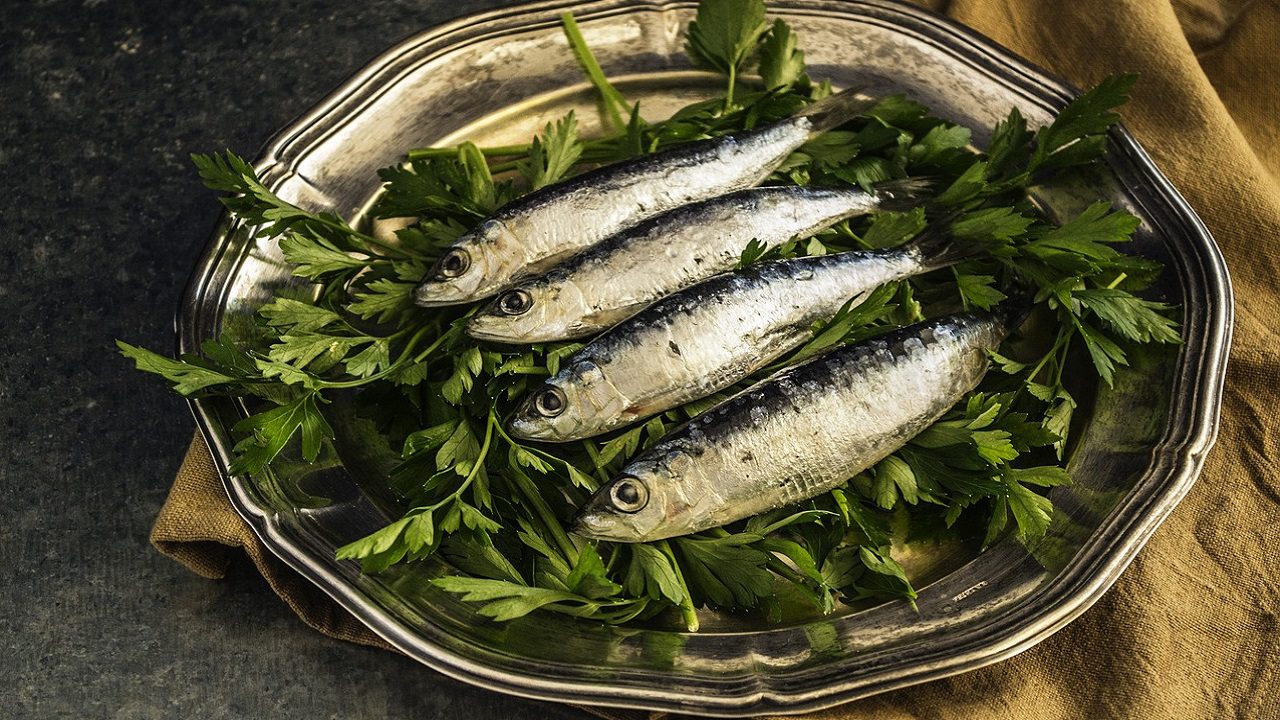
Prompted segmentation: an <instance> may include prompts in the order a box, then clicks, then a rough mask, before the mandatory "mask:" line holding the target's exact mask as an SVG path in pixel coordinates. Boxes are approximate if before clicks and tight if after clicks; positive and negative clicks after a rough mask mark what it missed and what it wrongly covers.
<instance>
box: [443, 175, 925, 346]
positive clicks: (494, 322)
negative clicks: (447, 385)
mask: <svg viewBox="0 0 1280 720" xmlns="http://www.w3.org/2000/svg"><path fill="white" fill-rule="evenodd" d="M922 187H923V183H920V182H918V181H910V180H909V181H905V182H896V183H892V184H889V185H888V186H886V187H882V188H877V189H876V192H874V193H867V192H864V191H862V190H858V189H853V188H807V187H766V188H753V189H749V190H741V191H738V192H734V193H730V194H728V195H723V196H720V197H718V198H713V199H711V200H705V201H703V202H700V203H693V204H690V205H686V206H684V207H680V208H676V209H675V210H671V211H669V212H666V213H663V214H662V215H659V216H657V217H655V218H652V219H650V220H648V221H645V222H643V223H641V224H640V225H637V226H635V227H633V228H629V229H627V230H624V231H622V232H621V233H618V234H616V235H613V236H611V237H609V238H606V239H605V240H603V241H602V242H600V243H599V244H597V245H595V246H594V247H591V248H590V249H588V250H586V251H584V252H582V253H579V254H578V255H575V256H574V257H572V258H570V259H568V260H566V261H565V262H564V263H562V264H560V265H557V266H556V267H554V268H552V269H551V270H550V271H548V272H547V273H546V274H545V275H542V276H540V277H535V278H529V279H527V280H522V281H520V282H518V283H517V284H516V285H514V286H513V287H511V288H509V289H507V290H506V291H504V292H503V293H502V294H500V295H498V297H497V298H496V299H495V300H494V301H493V302H492V303H490V305H489V306H488V307H486V308H485V309H483V310H481V311H480V312H479V313H477V314H476V315H475V316H474V317H473V318H472V319H471V321H470V323H469V324H468V326H467V332H468V334H470V335H471V336H472V337H475V338H479V339H481V340H489V341H493V342H508V343H533V342H548V341H552V340H565V339H573V338H581V337H587V336H590V335H595V334H597V333H599V332H601V331H603V330H606V329H608V328H610V327H612V326H613V325H616V324H617V323H618V322H620V321H622V320H624V319H626V318H628V317H630V316H631V315H634V314H635V313H636V312H638V311H639V310H641V309H643V308H644V307H646V306H648V305H649V304H651V303H653V302H654V301H655V300H658V299H659V298H662V297H665V296H667V295H670V294H671V293H674V292H676V291H678V290H681V289H683V288H685V287H688V286H689V285H692V284H693V283H695V282H697V281H699V280H703V279H705V278H708V277H711V276H712V275H716V274H717V273H721V272H724V271H726V270H731V269H733V267H734V266H735V265H736V264H737V263H738V260H739V258H741V257H742V252H743V251H744V250H745V249H746V248H747V246H748V244H749V243H750V242H751V241H752V240H755V241H757V242H759V243H761V244H762V245H763V246H764V247H766V248H771V247H775V246H777V245H781V244H782V243H784V242H786V241H788V240H790V239H792V238H794V237H807V236H809V235H812V234H813V233H815V232H817V231H819V230H822V229H823V228H826V227H829V226H830V225H833V224H835V223H837V222H839V221H840V220H843V219H845V218H848V217H852V216H854V215H861V214H864V213H867V212H871V211H873V210H884V209H899V208H902V207H907V206H909V205H911V204H912V203H913V202H914V200H915V196H916V194H917V191H918V190H919V189H921V188H922Z"/></svg>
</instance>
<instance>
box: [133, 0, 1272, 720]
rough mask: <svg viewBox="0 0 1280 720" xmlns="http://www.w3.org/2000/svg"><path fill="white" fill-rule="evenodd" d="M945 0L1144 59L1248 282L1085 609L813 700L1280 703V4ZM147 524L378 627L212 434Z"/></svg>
mask: <svg viewBox="0 0 1280 720" xmlns="http://www.w3.org/2000/svg"><path fill="white" fill-rule="evenodd" d="M930 5H931V6H932V7H933V9H935V10H940V11H944V12H946V13H947V14H949V15H951V16H952V17H954V18H956V19H957V20H959V21H961V22H963V23H965V24H967V25H969V26H971V27H973V28H974V29H976V30H978V31H979V32H981V33H984V34H986V35H988V36H990V37H991V38H993V39H995V40H996V41H997V42H1000V43H1001V44H1003V45H1006V46H1008V47H1010V48H1012V49H1013V50H1014V51H1015V52H1018V53H1020V54H1021V55H1023V56H1024V57H1026V58H1028V59H1030V60H1031V61H1033V62H1035V63H1037V64H1039V65H1041V66H1043V67H1046V68H1049V69H1050V70H1051V71H1052V72H1055V73H1057V74H1058V75H1060V76H1062V77H1065V78H1066V79H1067V80H1068V81H1070V82H1072V83H1073V84H1075V85H1077V86H1079V87H1086V86H1090V85H1093V84H1094V83H1096V82H1097V81H1098V80H1100V79H1101V78H1103V77H1104V76H1106V75H1108V74H1112V73H1123V72H1137V73H1140V75H1141V77H1140V79H1139V81H1138V84H1137V86H1136V88H1135V90H1134V96H1133V100H1132V102H1130V104H1129V105H1128V106H1126V107H1125V108H1124V109H1123V115H1124V120H1125V124H1126V125H1127V126H1128V127H1129V129H1130V130H1132V131H1133V132H1134V134H1135V135H1136V136H1137V137H1138V138H1139V140H1140V141H1141V142H1142V144H1143V145H1144V146H1145V147H1146V149H1147V150H1148V152H1150V153H1151V155H1152V157H1153V158H1154V159H1155V161H1156V164H1157V165H1159V166H1160V168H1161V169H1162V170H1163V171H1164V172H1165V173H1166V174H1168V175H1169V176H1170V177H1171V178H1172V179H1173V181H1174V184H1175V185H1177V187H1178V188H1179V189H1180V190H1181V191H1182V193H1183V194H1184V195H1185V196H1186V198H1187V200H1188V201H1190V203H1191V205H1192V206H1193V207H1194V208H1195V209H1196V211H1197V212H1199V213H1200V216H1201V217H1202V218H1203V219H1204V221H1205V222H1206V224H1208V226H1209V228H1210V230H1211V231H1212V232H1213V234H1214V236H1215V237H1216V238H1217V241H1218V243H1219V245H1221V247H1222V249H1223V252H1224V253H1225V255H1226V257H1227V263H1228V265H1229V266H1230V269H1231V274H1232V279H1233V282H1234V285H1235V291H1236V297H1237V306H1236V326H1235V338H1234V343H1233V347H1232V352H1231V359H1230V365H1229V369H1228V373H1227V389H1226V395H1225V398H1224V402H1223V410H1222V425H1221V431H1220V435H1219V439H1218V446H1217V448H1216V449H1215V450H1214V451H1213V452H1212V453H1211V454H1210V455H1209V458H1208V460H1207V462H1206V464H1205V468H1204V473H1203V475H1202V476H1201V478H1200V480H1199V482H1197V483H1196V485H1195V487H1194V488H1193V489H1192V490H1191V492H1190V494H1189V495H1188V496H1187V497H1186V499H1185V500H1183V502H1182V504H1181V505H1180V506H1179V507H1178V508H1177V509H1176V510H1175V511H1174V513H1173V514H1172V515H1171V516H1170V518H1169V519H1168V520H1167V521H1166V522H1165V523H1164V525H1163V526H1162V527H1161V528H1160V530H1159V531H1158V532H1157V533H1156V534H1155V536H1154V537H1153V538H1152V540H1151V542H1150V543H1149V544H1148V545H1147V547H1146V548H1145V549H1144V550H1143V551H1142V552H1141V553H1140V554H1139V555H1138V557H1137V559H1136V560H1135V561H1134V563H1133V564H1132V565H1131V566H1130V567H1129V569H1128V570H1127V571H1126V572H1125V573H1124V575H1123V576H1122V577H1121V578H1120V580H1119V581H1118V582H1117V583H1116V585H1115V586H1114V587H1113V588H1112V590H1111V591H1110V592H1108V593H1107V594H1106V595H1105V596H1104V597H1103V598H1102V599H1101V600H1099V601H1098V603H1097V604H1096V605H1095V606H1094V607H1093V608H1092V609H1091V610H1089V611H1088V612H1086V613H1085V614H1084V615H1083V616H1081V617H1080V618H1079V619H1078V620H1076V621H1075V622H1074V623H1072V624H1070V625H1069V626H1067V627H1066V628H1064V629H1063V630H1061V631H1060V632H1058V633H1057V634H1056V635H1054V636H1053V637H1051V638H1049V639H1048V640H1046V641H1044V642H1042V643H1040V644H1039V645H1037V646H1035V647H1034V648H1031V649H1030V650H1027V651H1026V652H1024V653H1022V654H1021V655H1018V656H1017V657H1014V658H1012V659H1010V660H1006V661H1004V662H1001V663H997V664H995V665H992V666H989V667H986V668H982V669H980V670H975V671H973V672H969V673H965V674H963V675H957V676H955V677H951V678H947V679H943V680H939V681H935V682H932V683H928V684H925V685H918V686H914V687H909V688H905V689H902V690H898V691H894V692H891V693H886V694H883V695H878V696H876V697H872V698H869V699H867V700H863V701H859V702H856V703H850V704H848V705H843V706H840V707H837V708H834V709H830V710H826V711H823V712H818V713H815V714H813V715H811V716H808V717H811V718H814V719H815V720H816V719H817V718H828V719H832V720H834V719H837V718H839V719H841V720H844V719H849V720H853V719H855V718H857V719H862V718H871V719H875V720H889V719H894V720H898V719H903V718H939V719H942V720H946V719H949V718H956V719H957V720H959V719H961V718H964V719H965V720H968V719H969V718H975V717H979V718H1079V717H1098V718H1159V719H1161V720H1165V719H1167V718H1222V717H1237V718H1262V717H1280V690H1278V689H1277V688H1280V653H1278V652H1276V651H1275V649H1274V648H1275V643H1276V642H1277V641H1280V617H1278V611H1280V577H1278V576H1280V573H1278V572H1277V565H1276V558H1278V557H1280V473H1277V471H1276V467H1275V463H1276V462H1277V461H1280V422H1278V421H1280V349H1278V343H1280V333H1278V332H1277V329H1276V328H1277V321H1276V318H1278V317H1280V239H1278V237H1280V182H1278V180H1280V63H1278V62H1277V50H1276V48H1277V39H1278V38H1277V32H1280V3H1276V2H1253V1H1251V0H1175V1H1174V2H1170V1H1169V0H1071V1H1070V2H1062V1H1061V0H955V1H954V2H951V3H949V4H947V3H939V2H937V1H935V2H932V3H930ZM152 540H153V541H154V542H155V544H156V546H157V547H158V548H159V549H160V550H161V551H162V552H164V553H166V554H168V555H170V556H172V557H174V558H175V559H177V560H179V561H180V562H182V563H183V564H185V565H186V566H187V567H189V568H191V569H192V570H193V571H194V572H197V573H199V574H201V575H204V576H205V577H219V576H221V574H222V573H223V571H224V570H225V568H226V565H227V562H228V558H229V556H230V555H231V554H232V552H233V551H232V550H231V549H230V548H234V547H239V548H243V550H244V551H245V552H246V553H247V554H248V556H249V558H250V559H251V560H252V561H253V563H254V564H255V565H256V566H257V567H258V569H259V570H261V571H262V574H263V575H264V576H265V577H266V578H267V581H268V582H269V583H271V586H272V588H274V589H275V591H276V592H277V593H278V594H279V595H280V597H281V598H283V599H284V600H285V602H287V603H288V604H289V606H290V607H292V608H293V609H294V610H295V611H296V612H297V613H298V615H299V616H300V617H301V618H302V619H303V620H304V621H305V622H306V623H307V624H309V625H311V626H312V627H315V628H316V629H318V630H320V631H322V632H325V633H328V634H330V635H333V636H335V637H339V638H342V639H344V640H351V641H354V642H360V643H365V644H370V645H379V644H381V642H380V641H379V640H378V639H377V638H376V637H375V636H374V635H372V633H370V632H369V631H368V630H367V629H365V628H364V627H363V626H361V625H360V624H359V623H357V622H356V621H355V620H353V619H352V618H350V617H349V616H347V615H346V614H345V613H343V612H342V611H341V610H340V609H338V608H337V607H336V606H335V605H334V604H333V603H332V601H330V600H329V599H328V598H327V597H326V596H325V595H324V594H323V593H321V592H320V591H318V590H316V589H315V588H314V587H312V586H311V585H310V584H309V583H307V582H306V581H305V580H302V579H301V578H299V577H297V576H296V575H293V574H292V573H291V572H290V571H289V570H288V569H286V568H284V567H283V566H282V565H281V564H280V563H279V562H278V561H276V560H275V559H274V558H272V557H271V556H270V555H269V554H268V553H267V552H265V551H264V549H263V548H262V546H261V544H260V543H259V542H258V541H257V539H256V538H255V537H254V535H253V533H252V532H251V531H250V530H249V528H248V527H247V526H246V525H245V524H244V523H243V522H242V521H241V520H240V518H239V517H238V516H237V515H236V514H235V512H234V511H233V510H232V508H231V506H230V504H229V501H228V499H227V497H226V496H225V494H224V493H223V489H222V485H221V483H220V482H219V480H218V478H217V476H216V474H215V470H214V468H213V465H212V463H211V462H210V460H209V457H208V450H207V448H205V447H204V444H203V443H202V442H200V441H199V440H197V441H196V442H195V443H193V444H192V447H191V450H190V452H189V454H188V456H187V461H186V462H185V463H184V464H183V467H182V470H181V471H180V472H179V474H178V478H177V480H176V482H175V483H174V487H173V490H172V492H171V493H170V496H169V499H168V502H167V503H166V504H165V506H164V509H163V510H162V511H161V514H160V517H159V518H158V520H157V521H156V527H155V530H154V531H153V534H152ZM593 712H597V713H598V714H600V715H601V716H604V717H610V718H643V717H646V715H645V714H643V713H629V712H625V711H613V710H593ZM659 715H660V714H659Z"/></svg>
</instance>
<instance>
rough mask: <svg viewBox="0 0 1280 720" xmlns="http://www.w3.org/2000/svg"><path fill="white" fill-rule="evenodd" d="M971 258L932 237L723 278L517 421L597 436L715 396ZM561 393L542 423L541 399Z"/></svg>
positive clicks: (693, 292)
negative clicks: (860, 303) (898, 286)
mask: <svg viewBox="0 0 1280 720" xmlns="http://www.w3.org/2000/svg"><path fill="white" fill-rule="evenodd" d="M965 253H966V251H965V250H963V249H958V248H956V247H954V246H953V245H951V244H949V243H947V242H945V241H944V240H943V239H942V238H940V237H936V236H926V237H925V238H922V239H921V240H918V241H917V242H915V243H912V244H910V245H906V246H903V247H899V248H894V249H888V250H878V251H855V252H847V253H839V254H835V255H824V256H816V257H802V258H795V259H791V260H782V261H776V262H766V263H760V264H757V265H753V266H749V267H747V268H744V269H742V270H739V271H736V272H732V273H726V274H723V275H718V276H716V277H713V278H710V279H708V280H704V281H702V282H701V283H698V284H696V285H693V286H692V287H689V288H686V289H685V290H682V291H681V292H678V293H676V294H674V295H671V296H668V297H666V298H663V299H662V300H659V301H658V302H656V303H654V304H653V305H651V306H649V307H648V308H645V309H644V310H643V311H641V312H640V313H638V314H636V315H634V316H632V317H631V318H628V319H627V320H625V321H623V322H622V323H620V324H618V325H617V326H616V327H614V328H613V329H612V330H610V331H608V332H606V333H604V334H603V335H601V336H600V337H598V338H596V339H595V340H593V341H592V342H590V343H589V344H588V345H587V346H586V347H584V348H583V349H582V350H581V351H579V352H578V353H577V354H576V355H574V356H572V357H571V358H569V359H567V360H566V361H565V362H563V363H562V364H561V369H560V371H559V373H557V374H556V375H555V376H554V377H552V378H550V379H548V380H547V382H546V383H545V384H544V386H543V387H542V388H539V389H537V390H535V391H534V393H533V394H532V395H531V396H530V399H529V400H528V401H527V402H525V403H524V404H523V405H522V406H521V408H520V409H519V410H518V411H517V413H516V416H515V418H514V419H513V420H512V423H511V431H512V433H513V434H514V435H516V436H518V437H522V438H525V439H534V440H551V441H561V442H563V441H568V440H577V439H581V438H586V437H591V436H594V435H598V434H600V433H604V432H607V431H609V430H612V429H615V428H618V427H622V426H624V425H627V424H629V423H632V422H635V421H637V420H640V419H642V418H645V417H648V416H650V415H655V414H657V413H660V412H663V411H666V410H670V409H672V408H675V407H679V406H680V405H683V404H685V403H687V402H692V401H694V400H697V399H699V398H703V397H706V396H708V395H711V394H713V393H716V392H719V391H720V390H723V389H725V388H727V387H729V386H731V385H733V384H734V383H736V382H738V381H739V380H742V379H743V378H745V377H747V376H749V375H750V374H751V373H753V372H755V371H757V370H759V369H761V368H763V367H765V366H767V365H768V364H770V363H771V362H773V361H774V360H776V359H778V358H779V357H782V356H783V355H785V354H786V353H787V352H789V351H791V350H794V349H796V348H797V347H799V346H800V345H801V344H803V343H804V342H805V340H806V339H808V338H809V337H810V336H811V328H812V327H813V324H814V323H815V322H817V321H819V320H823V319H826V318H829V317H831V316H832V315H834V314H835V313H836V312H837V311H838V310H839V309H840V307H841V306H842V305H843V304H845V303H846V302H847V301H850V300H854V299H856V298H858V297H860V296H862V295H864V294H865V293H868V292H870V291H871V290H874V289H875V288H876V287H878V286H880V285H882V284H884V283H886V282H890V281H893V280H898V279H902V278H906V277H910V276H913V275H917V274H920V273H923V272H928V271H930V270H933V269H936V268H939V267H944V266H946V265H949V264H951V263H953V262H955V261H956V260H958V259H959V258H961V257H964V255H965ZM546 392H552V393H560V394H561V395H562V399H563V405H564V408H563V412H560V413H559V414H557V415H556V416H554V417H546V416H545V415H544V414H542V413H540V412H539V411H538V409H537V406H536V398H537V397H539V393H546Z"/></svg>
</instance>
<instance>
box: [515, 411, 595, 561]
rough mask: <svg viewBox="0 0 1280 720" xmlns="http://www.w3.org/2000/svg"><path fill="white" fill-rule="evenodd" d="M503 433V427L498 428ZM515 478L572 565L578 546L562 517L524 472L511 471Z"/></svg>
mask: <svg viewBox="0 0 1280 720" xmlns="http://www.w3.org/2000/svg"><path fill="white" fill-rule="evenodd" d="M498 432H499V433H501V432H502V429H501V428H498ZM510 476H511V478H512V479H513V480H514V482H515V485H516V488H517V489H518V490H520V493H521V494H522V495H524V498H525V501H526V502H527V503H529V506H530V507H532V508H533V511H534V512H535V513H537V515H538V519H539V520H541V521H542V526H543V527H544V528H546V530H547V532H548V533H550V534H551V539H552V540H554V541H555V543H556V545H559V546H560V552H562V553H564V556H565V559H566V560H568V563H569V566H570V567H572V566H573V564H574V563H576V562H577V561H578V546H577V545H574V544H573V540H570V539H569V534H568V533H566V532H565V531H564V527H563V526H562V525H561V524H560V519H559V518H557V517H556V515H555V513H553V512H551V507H550V506H549V505H547V502H546V500H543V499H542V495H540V494H538V489H537V488H536V487H534V485H533V481H531V480H530V479H529V478H528V476H526V475H525V474H524V473H510Z"/></svg>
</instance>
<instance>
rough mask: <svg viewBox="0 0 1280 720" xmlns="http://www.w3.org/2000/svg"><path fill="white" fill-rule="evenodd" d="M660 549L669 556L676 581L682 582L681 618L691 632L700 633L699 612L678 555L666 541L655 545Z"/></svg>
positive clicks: (660, 541)
mask: <svg viewBox="0 0 1280 720" xmlns="http://www.w3.org/2000/svg"><path fill="white" fill-rule="evenodd" d="M654 546H655V547H657V548H658V552H660V553H662V554H663V555H666V556H667V560H668V561H669V562H670V563H671V569H672V570H674V571H675V574H676V580H678V581H679V582H680V590H681V591H682V592H681V593H680V617H681V618H683V619H684V626H685V627H686V628H688V630H689V632H697V631H698V610H697V608H695V607H694V606H693V595H691V594H690V593H689V583H687V582H685V579H684V573H682V572H680V562H679V561H678V560H676V554H675V553H674V552H672V550H671V545H670V543H668V542H667V541H666V540H659V541H658V542H656V543H654Z"/></svg>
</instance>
